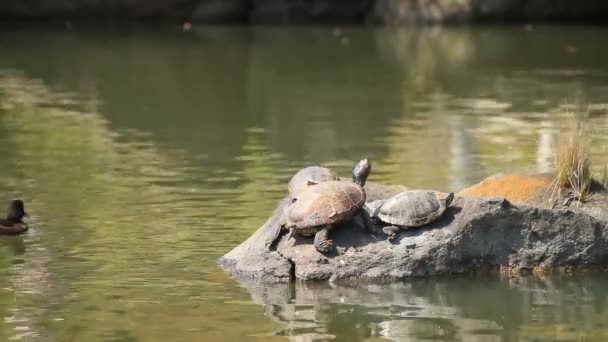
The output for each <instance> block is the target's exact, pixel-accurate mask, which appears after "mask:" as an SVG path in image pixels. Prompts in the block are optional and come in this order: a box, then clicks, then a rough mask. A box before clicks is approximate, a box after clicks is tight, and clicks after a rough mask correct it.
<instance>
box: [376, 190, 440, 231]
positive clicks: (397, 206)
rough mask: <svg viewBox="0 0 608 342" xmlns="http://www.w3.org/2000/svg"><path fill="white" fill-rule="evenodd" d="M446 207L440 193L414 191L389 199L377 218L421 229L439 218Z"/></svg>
mask: <svg viewBox="0 0 608 342" xmlns="http://www.w3.org/2000/svg"><path fill="white" fill-rule="evenodd" d="M446 207H447V206H446V201H445V198H443V196H442V194H441V193H440V192H436V191H428V190H412V191H405V192H402V193H400V194H398V195H395V196H393V197H391V198H390V199H388V200H387V201H386V202H384V204H383V205H382V206H381V207H380V210H379V211H378V213H377V216H378V218H379V219H380V220H382V221H383V222H386V223H390V224H395V225H398V226H405V227H419V226H423V225H425V224H428V223H431V222H432V221H434V220H436V219H437V218H439V217H440V216H441V214H443V212H444V211H445V209H446Z"/></svg>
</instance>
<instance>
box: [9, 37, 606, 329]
mask: <svg viewBox="0 0 608 342" xmlns="http://www.w3.org/2000/svg"><path fill="white" fill-rule="evenodd" d="M607 35H608V30H607V29H602V28H584V27H568V28H557V27H532V28H530V27H528V28H521V27H509V28H480V29H426V30H412V29H403V30H397V29H354V28H352V29H350V28H346V29H344V28H339V29H338V28H323V29H321V28H293V29H283V28H281V29H279V28H260V29H239V28H230V29H228V28H204V29H198V30H194V31H192V32H188V33H183V32H177V31H176V32H172V31H162V32H161V31H154V32H138V33H135V32H113V33H107V32H106V33H98V32H80V31H78V30H75V31H66V32H35V31H12V32H2V33H0V158H2V160H3V162H2V164H1V165H2V166H3V167H2V168H1V169H0V201H8V199H9V198H12V197H22V198H24V199H25V200H26V203H27V205H28V210H29V211H30V213H31V215H32V217H31V218H30V223H31V226H32V229H31V230H30V231H29V232H28V233H27V234H26V235H24V236H22V237H16V238H10V237H3V238H1V239H0V273H1V274H2V276H1V277H0V281H1V282H2V285H1V286H0V316H2V317H3V318H4V319H3V320H2V321H0V339H2V340H8V339H15V340H23V341H194V340H205V341H237V340H238V341H241V340H261V341H269V340H277V341H281V340H285V339H290V338H291V339H293V340H298V341H308V340H327V339H335V340H338V341H374V340H378V339H395V340H411V341H417V340H420V341H423V340H424V341H427V340H439V341H460V340H462V341H465V340H466V341H475V340H478V341H514V340H524V341H548V340H562V341H575V340H576V341H578V340H585V341H603V340H605V339H606V338H608V330H607V329H608V328H607V327H606V323H605V322H607V321H608V320H607V319H606V318H607V317H606V316H607V312H608V311H607V310H608V304H607V302H606V299H607V297H606V294H607V293H608V285H606V284H608V282H607V281H606V280H607V279H606V276H604V275H588V276H578V277H565V278H555V279H554V278H551V279H544V280H538V279H536V280H535V279H524V280H512V279H511V280H509V279H499V278H497V277H465V278H458V279H434V280H433V279H431V280H421V281H414V282H408V283H400V284H394V285H384V286H379V285H360V286H355V287H343V286H338V287H331V286H329V285H323V284H316V285H315V284H294V285H292V286H262V285H260V284H239V283H237V282H236V281H234V280H233V279H231V278H230V277H229V276H228V275H227V274H226V273H224V272H223V271H221V270H220V269H218V267H217V266H216V264H215V260H216V259H217V258H218V257H219V256H221V255H223V254H224V253H226V252H227V251H229V250H230V249H231V248H233V247H234V246H236V245H237V244H238V243H240V242H241V241H243V240H244V239H245V238H247V237H248V236H249V235H250V234H251V233H252V232H254V231H255V230H256V229H257V227H258V226H260V225H261V224H262V223H263V222H264V221H265V219H266V218H267V217H268V215H269V214H270V213H271V212H272V210H273V209H274V206H275V205H276V203H277V201H278V200H279V199H280V198H281V197H282V196H284V194H285V191H286V183H287V181H288V179H289V178H290V176H291V175H292V174H293V173H294V172H295V171H296V170H297V169H299V168H300V167H303V166H305V165H310V164H322V165H325V166H329V167H332V168H334V169H335V170H336V171H338V172H339V173H341V174H344V175H347V174H348V173H349V171H350V168H351V167H352V165H353V163H354V162H355V161H356V160H358V159H360V158H362V157H369V158H371V159H372V160H373V161H374V163H375V165H374V173H373V175H372V176H371V178H370V179H371V180H374V181H380V182H388V183H401V184H404V185H406V186H410V187H417V188H433V189H438V190H444V191H447V190H459V189H461V188H463V187H465V186H468V185H471V184H473V183H475V182H477V181H479V180H481V179H483V178H484V177H486V176H489V175H492V174H495V173H497V172H516V173H533V172H539V171H540V172H544V171H550V170H551V168H552V165H553V157H554V151H555V146H556V144H557V142H558V140H559V138H560V134H561V133H560V132H564V131H567V130H568V129H570V127H573V126H575V125H576V124H577V122H578V123H583V124H585V125H587V126H588V127H590V128H591V130H590V133H589V135H590V136H591V137H592V139H593V148H592V157H593V162H594V165H593V168H594V172H595V173H598V174H599V173H600V172H601V170H602V167H603V165H604V164H605V163H606V162H607V161H608V157H607V156H608V153H607V151H606V146H608V46H607V45H606V44H605V38H606V37H607Z"/></svg>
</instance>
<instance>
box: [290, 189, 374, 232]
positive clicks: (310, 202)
mask: <svg viewBox="0 0 608 342" xmlns="http://www.w3.org/2000/svg"><path fill="white" fill-rule="evenodd" d="M364 204H365V191H364V190H363V188H362V187H361V186H359V185H358V184H355V183H345V182H340V181H328V182H324V183H320V184H317V185H315V186H310V187H307V188H306V189H304V190H303V191H302V192H301V193H300V195H299V196H298V197H297V200H296V201H295V203H293V204H292V205H291V207H290V208H289V211H288V213H287V222H288V225H290V226H292V227H295V228H296V230H297V231H298V232H299V233H302V232H307V233H308V232H309V228H312V227H319V226H324V225H328V224H336V223H342V222H346V221H348V220H350V219H351V218H353V216H355V214H356V213H357V212H358V211H359V210H360V209H361V208H362V207H363V205H364Z"/></svg>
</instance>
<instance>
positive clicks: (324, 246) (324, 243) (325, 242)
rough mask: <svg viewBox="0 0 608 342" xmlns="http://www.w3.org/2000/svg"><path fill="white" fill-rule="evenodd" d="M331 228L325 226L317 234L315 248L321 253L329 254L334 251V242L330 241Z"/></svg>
mask: <svg viewBox="0 0 608 342" xmlns="http://www.w3.org/2000/svg"><path fill="white" fill-rule="evenodd" d="M330 230H331V226H325V227H323V229H321V230H319V231H318V232H317V233H316V234H315V242H314V245H315V248H316V249H317V250H318V251H319V252H321V253H328V252H331V251H332V250H333V249H334V242H333V241H331V240H330V239H329V231H330Z"/></svg>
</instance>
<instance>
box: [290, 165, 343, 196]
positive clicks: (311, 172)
mask: <svg viewBox="0 0 608 342" xmlns="http://www.w3.org/2000/svg"><path fill="white" fill-rule="evenodd" d="M335 180H338V175H336V173H335V172H333V171H332V170H330V169H328V168H325V167H321V166H308V167H305V168H303V169H301V170H300V171H298V172H297V173H296V174H295V175H294V176H293V177H291V180H290V181H289V185H288V188H289V196H290V197H291V198H295V197H297V196H298V195H299V194H300V193H301V192H302V191H303V190H304V189H306V188H307V187H308V186H309V181H312V182H314V183H317V184H318V183H323V182H328V181H335Z"/></svg>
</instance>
